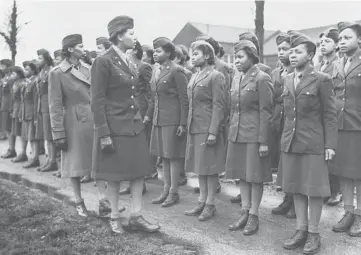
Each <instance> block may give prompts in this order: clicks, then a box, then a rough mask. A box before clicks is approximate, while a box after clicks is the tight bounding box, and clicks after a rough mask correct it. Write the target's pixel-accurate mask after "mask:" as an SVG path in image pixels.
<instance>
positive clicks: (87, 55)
mask: <svg viewBox="0 0 361 255" xmlns="http://www.w3.org/2000/svg"><path fill="white" fill-rule="evenodd" d="M80 59H81V60H83V61H84V63H86V64H88V65H90V66H91V65H92V60H91V59H92V58H91V56H90V52H89V51H85V54H84V55H83V56H82V57H81V58H80Z"/></svg>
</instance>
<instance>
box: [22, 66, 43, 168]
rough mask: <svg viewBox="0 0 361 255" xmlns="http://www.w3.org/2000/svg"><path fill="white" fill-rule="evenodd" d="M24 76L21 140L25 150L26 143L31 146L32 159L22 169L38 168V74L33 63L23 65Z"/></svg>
mask: <svg viewBox="0 0 361 255" xmlns="http://www.w3.org/2000/svg"><path fill="white" fill-rule="evenodd" d="M23 66H24V69H25V76H26V78H27V79H26V84H25V86H24V87H23V89H22V91H21V102H22V109H21V110H22V112H21V120H22V128H21V130H22V134H21V136H22V140H23V142H24V146H25V150H26V147H27V144H28V142H29V143H30V145H31V154H32V159H31V160H30V161H29V162H28V163H27V164H25V165H24V166H23V167H24V168H31V167H38V166H40V162H39V146H38V141H37V140H36V139H35V125H34V120H35V119H36V115H35V114H36V112H37V111H36V101H35V99H36V80H37V79H36V78H37V74H38V72H39V71H38V67H37V65H36V64H35V63H34V62H30V61H25V62H24V63H23Z"/></svg>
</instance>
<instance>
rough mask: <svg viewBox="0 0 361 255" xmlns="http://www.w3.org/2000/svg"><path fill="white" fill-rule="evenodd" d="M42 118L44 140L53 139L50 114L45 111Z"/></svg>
mask: <svg viewBox="0 0 361 255" xmlns="http://www.w3.org/2000/svg"><path fill="white" fill-rule="evenodd" d="M42 118H43V132H44V140H45V141H52V140H53V135H52V130H51V124H50V114H49V113H48V112H43V113H42Z"/></svg>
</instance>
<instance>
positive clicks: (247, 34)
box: [238, 32, 259, 55]
mask: <svg viewBox="0 0 361 255" xmlns="http://www.w3.org/2000/svg"><path fill="white" fill-rule="evenodd" d="M238 37H239V38H238V39H239V40H240V41H241V40H248V41H251V42H252V43H253V44H254V45H255V46H256V49H257V52H258V53H259V41H258V38H257V36H256V35H255V34H254V33H252V32H245V33H242V34H240V35H239V36H238ZM257 55H258V54H257Z"/></svg>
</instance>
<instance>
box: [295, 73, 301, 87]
mask: <svg viewBox="0 0 361 255" xmlns="http://www.w3.org/2000/svg"><path fill="white" fill-rule="evenodd" d="M301 78H302V74H296V75H295V79H294V85H295V90H296V89H297V86H298V84H300V81H301Z"/></svg>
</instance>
